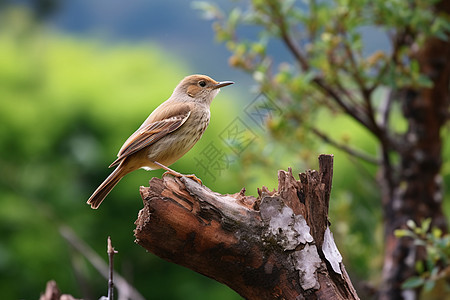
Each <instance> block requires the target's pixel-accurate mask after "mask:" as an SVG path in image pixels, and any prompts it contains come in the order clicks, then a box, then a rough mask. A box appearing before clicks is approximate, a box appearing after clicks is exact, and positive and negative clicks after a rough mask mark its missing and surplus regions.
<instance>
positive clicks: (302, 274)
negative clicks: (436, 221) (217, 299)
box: [135, 155, 358, 299]
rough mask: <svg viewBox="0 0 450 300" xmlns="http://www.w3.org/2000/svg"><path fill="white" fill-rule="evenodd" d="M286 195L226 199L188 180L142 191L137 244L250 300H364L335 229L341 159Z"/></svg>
mask: <svg viewBox="0 0 450 300" xmlns="http://www.w3.org/2000/svg"><path fill="white" fill-rule="evenodd" d="M319 165H320V168H319V171H313V170H309V171H307V172H305V173H302V174H300V180H296V179H294V177H293V175H292V172H291V170H289V171H288V172H286V171H279V172H278V190H277V191H272V192H270V191H269V190H268V189H267V188H265V187H263V188H262V189H260V190H259V191H258V192H259V197H258V198H254V197H252V196H245V189H243V190H242V191H241V192H240V193H236V194H233V195H220V194H218V193H214V192H212V191H211V190H209V189H208V188H207V187H204V186H201V185H199V184H198V183H196V182H194V181H192V180H190V179H188V178H181V179H178V178H173V177H170V176H165V177H163V179H158V178H153V179H152V180H151V181H150V187H141V195H142V198H143V200H144V208H143V209H142V210H141V211H140V212H139V216H138V219H137V221H136V230H135V236H136V242H137V243H138V244H139V245H141V246H142V247H144V248H145V249H147V250H148V251H150V252H152V253H154V254H156V255H158V256H160V257H162V258H163V259H166V260H168V261H171V262H174V263H177V264H180V265H182V266H185V267H188V268H190V269H192V270H194V271H196V272H199V273H201V274H204V275H206V276H208V277H211V278H213V279H215V280H217V281H219V282H222V283H224V284H226V285H228V286H229V287H231V288H232V289H234V290H235V291H236V292H238V293H239V294H240V295H241V296H243V297H244V298H246V299H274V298H277V299H278V298H279V299H299V298H302V299H303V298H304V299H358V296H357V294H356V292H355V290H354V288H353V286H352V284H351V282H350V280H349V278H348V275H347V273H346V271H345V268H344V266H343V264H342V257H341V256H340V254H339V251H338V250H337V248H336V245H335V243H334V240H333V237H332V234H331V231H330V229H329V222H328V202H329V197H330V192H331V184H332V174H333V156H332V155H321V156H320V157H319Z"/></svg>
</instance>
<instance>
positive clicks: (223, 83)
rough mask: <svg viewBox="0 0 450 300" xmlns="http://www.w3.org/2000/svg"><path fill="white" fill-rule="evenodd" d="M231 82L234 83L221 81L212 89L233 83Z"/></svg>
mask: <svg viewBox="0 0 450 300" xmlns="http://www.w3.org/2000/svg"><path fill="white" fill-rule="evenodd" d="M233 83H234V82H233V81H221V82H219V83H218V84H216V85H214V86H213V89H214V90H215V89H220V88H221V87H224V86H227V85H230V84H233Z"/></svg>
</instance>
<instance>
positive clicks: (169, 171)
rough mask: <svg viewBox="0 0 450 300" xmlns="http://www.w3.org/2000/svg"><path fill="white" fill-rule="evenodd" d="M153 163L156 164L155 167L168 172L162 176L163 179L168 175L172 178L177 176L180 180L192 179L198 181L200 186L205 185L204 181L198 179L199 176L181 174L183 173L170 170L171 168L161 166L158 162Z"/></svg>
mask: <svg viewBox="0 0 450 300" xmlns="http://www.w3.org/2000/svg"><path fill="white" fill-rule="evenodd" d="M153 163H154V164H155V165H158V166H160V167H161V168H162V169H164V170H166V172H164V174H163V175H162V176H163V177H164V176H166V175H172V176H175V177H178V178H180V177H187V178H190V179H192V180H195V181H197V182H198V183H199V184H200V185H202V184H203V183H202V181H201V179H200V178H198V177H197V176H195V175H194V174H189V175H185V174H181V173H179V172H177V171H175V170H172V169H171V168H169V167H166V166H165V165H163V164H160V163H159V162H157V161H154V162H153Z"/></svg>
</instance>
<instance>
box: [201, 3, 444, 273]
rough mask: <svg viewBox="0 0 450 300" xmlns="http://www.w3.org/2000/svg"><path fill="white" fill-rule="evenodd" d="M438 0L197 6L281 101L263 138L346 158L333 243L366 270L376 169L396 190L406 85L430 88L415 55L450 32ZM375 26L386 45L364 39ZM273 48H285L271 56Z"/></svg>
mask: <svg viewBox="0 0 450 300" xmlns="http://www.w3.org/2000/svg"><path fill="white" fill-rule="evenodd" d="M437 2H438V1H436V0H431V1H426V0H413V1H384V0H375V1H369V0H357V1H348V0H333V1H320V0H319V1H317V0H307V1H295V0H289V1H275V0H251V1H234V3H235V6H234V8H232V9H231V10H229V11H223V10H222V9H220V8H219V6H218V5H215V4H212V3H210V2H196V3H195V7H196V8H198V9H200V10H202V12H203V14H204V17H206V18H207V19H209V20H212V21H213V28H214V31H215V34H216V39H217V40H218V41H219V42H221V43H224V44H225V45H226V46H227V48H228V49H229V50H230V52H231V53H232V54H231V57H230V60H229V62H230V64H231V65H232V66H234V67H236V68H238V69H241V70H243V71H244V72H247V73H248V74H250V75H251V76H253V78H254V80H255V81H256V82H257V83H258V88H259V90H260V91H261V92H263V93H264V94H266V95H268V97H270V98H271V99H276V101H275V100H274V101H273V102H275V103H276V105H277V106H278V107H281V110H282V111H283V113H282V114H279V115H274V116H272V118H270V119H268V120H267V124H266V128H267V129H268V130H269V133H270V137H267V139H266V142H267V143H271V142H272V141H276V142H277V143H279V144H280V145H283V146H285V145H289V146H288V147H291V150H292V151H291V152H289V155H287V156H288V157H290V158H292V157H294V156H295V155H297V159H299V160H301V161H303V162H304V161H305V158H306V159H307V158H311V157H314V155H312V154H311V153H312V152H314V151H313V150H312V149H315V151H322V150H324V149H330V148H327V146H324V144H323V143H320V142H325V143H326V144H328V145H329V146H331V147H332V149H338V150H341V151H342V152H341V154H342V153H346V154H348V155H349V157H350V159H349V161H346V160H347V159H344V160H345V162H343V164H348V165H347V167H348V168H346V169H345V171H341V172H339V173H338V168H339V167H340V166H339V164H340V163H342V162H341V161H340V160H342V156H339V157H338V159H337V160H336V174H340V176H335V177H334V178H335V179H337V181H341V182H338V183H336V184H335V185H333V190H334V191H335V192H334V193H335V194H334V196H335V197H336V196H337V198H338V199H337V201H336V202H334V203H336V204H335V207H333V202H332V204H331V205H332V207H331V213H332V214H336V215H335V218H336V219H337V220H338V221H337V222H338V224H335V226H336V225H337V226H336V227H335V230H336V231H337V232H338V233H341V234H342V236H341V238H342V239H343V241H344V242H343V243H342V246H341V245H339V246H341V247H342V248H343V249H344V251H347V250H348V253H346V254H347V255H344V257H347V259H348V260H350V262H351V268H352V270H354V271H355V270H357V271H356V272H357V273H358V274H360V275H361V276H363V277H366V276H369V274H371V276H373V277H376V276H377V275H375V276H374V274H376V272H374V271H373V270H374V269H378V270H380V269H381V267H380V262H381V258H380V254H379V253H381V252H382V251H381V250H380V248H381V245H380V244H379V243H380V237H379V236H380V235H381V222H380V219H381V215H380V214H378V213H376V211H379V209H380V206H379V205H377V204H375V202H377V200H376V199H377V198H378V199H379V198H380V197H381V196H380V194H379V191H378V189H377V188H375V185H374V182H375V180H374V179H375V177H376V172H377V171H376V169H377V168H379V169H378V172H379V173H378V177H379V178H382V181H383V182H385V185H386V186H390V187H391V188H392V187H401V184H402V179H400V178H402V176H403V175H404V174H402V173H401V172H402V167H401V164H400V157H401V156H402V155H404V154H405V153H407V152H410V151H411V149H412V148H408V147H409V146H411V145H412V144H413V143H410V144H408V139H407V137H406V132H408V130H409V129H410V128H411V124H410V123H408V122H409V118H410V117H411V116H410V115H408V112H407V110H406V109H405V107H408V103H405V102H404V101H403V99H404V95H405V91H406V90H408V89H410V90H414V91H419V90H420V89H425V88H431V87H433V82H432V80H431V79H430V78H429V77H428V76H427V75H426V74H425V73H424V70H421V67H420V65H419V62H418V60H417V57H418V56H419V55H418V54H419V51H420V49H421V47H422V46H423V45H424V43H425V41H426V40H427V39H428V38H431V37H437V38H438V39H441V40H447V39H448V34H449V28H450V19H449V16H448V15H445V14H443V13H441V12H439V11H436V9H435V4H436V3H437ZM374 33H381V35H382V40H383V39H384V40H385V41H386V43H385V45H375V46H372V47H369V46H368V45H369V44H370V43H369V41H370V37H369V38H368V37H367V36H369V35H370V34H374ZM279 47H284V49H286V51H287V52H288V53H287V54H288V55H286V56H285V57H280V56H279V55H275V54H274V53H277V54H279V52H276V51H274V49H279ZM343 124H345V128H342V127H343ZM413 146H414V145H412V147H413ZM274 152H275V151H274ZM307 161H308V160H307ZM310 162H311V161H310ZM355 164H357V166H356V167H355V166H354V165H355ZM298 165H301V164H300V163H299V164H298ZM355 174H360V176H359V177H358V176H357V175H355ZM361 174H363V175H361ZM447 174H448V172H447ZM340 177H341V179H340ZM344 177H345V178H344ZM341 184H342V185H341ZM336 187H337V189H338V191H337V192H336ZM341 187H345V188H347V192H344V191H343V190H340V188H341ZM360 189H361V191H359V190H360ZM386 190H387V189H386ZM400 190H401V188H400ZM353 199H357V201H355V200H353ZM335 200H336V199H335ZM340 219H342V220H343V221H342V222H341V221H339V220H340ZM375 224H377V225H375ZM363 228H364V233H362V234H361V235H359V233H360V231H361V230H362V229H363ZM374 228H375V229H376V230H375V234H374ZM339 238H340V237H338V238H337V240H339ZM374 243H375V245H377V246H376V247H373V248H372V249H367V248H366V249H362V248H365V247H364V245H374ZM347 246H348V248H347ZM369 253H371V254H374V255H370V254H369ZM375 253H378V255H375ZM370 258H374V259H370ZM369 269H371V270H372V271H368V270H369Z"/></svg>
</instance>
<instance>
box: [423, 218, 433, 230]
mask: <svg viewBox="0 0 450 300" xmlns="http://www.w3.org/2000/svg"><path fill="white" fill-rule="evenodd" d="M430 225H431V218H426V219H425V220H423V221H422V224H421V227H422V231H423V232H428V230H430Z"/></svg>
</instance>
